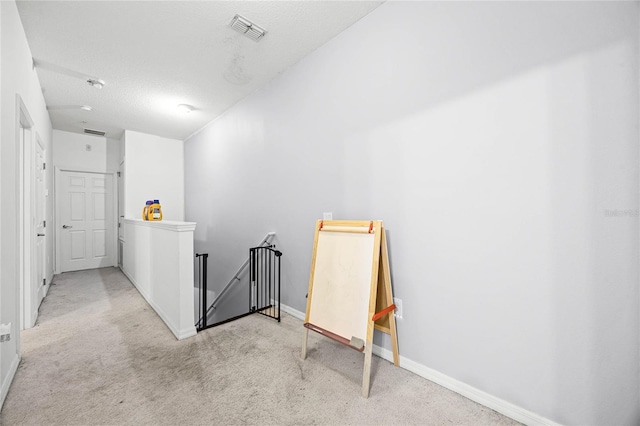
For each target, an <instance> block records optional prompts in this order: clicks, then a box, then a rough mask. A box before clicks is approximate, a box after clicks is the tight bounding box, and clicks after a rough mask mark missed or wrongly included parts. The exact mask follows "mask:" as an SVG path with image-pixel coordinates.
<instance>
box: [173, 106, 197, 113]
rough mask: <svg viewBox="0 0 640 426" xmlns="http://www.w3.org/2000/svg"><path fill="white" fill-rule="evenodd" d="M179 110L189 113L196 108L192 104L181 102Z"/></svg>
mask: <svg viewBox="0 0 640 426" xmlns="http://www.w3.org/2000/svg"><path fill="white" fill-rule="evenodd" d="M177 109H178V112H181V113H183V114H189V113H190V112H191V111H193V110H194V108H193V107H192V106H191V105H187V104H180V105H178V106H177Z"/></svg>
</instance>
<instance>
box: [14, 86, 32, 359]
mask: <svg viewBox="0 0 640 426" xmlns="http://www.w3.org/2000/svg"><path fill="white" fill-rule="evenodd" d="M34 126H35V123H34V121H33V119H32V118H31V114H29V110H28V109H27V106H26V105H25V103H24V101H23V100H22V97H21V96H20V95H18V94H16V134H15V144H16V154H17V157H18V161H17V165H16V166H17V167H16V182H17V185H16V200H17V202H16V217H17V224H16V225H17V226H16V231H15V232H16V242H17V245H18V247H17V248H18V250H17V252H18V255H17V259H16V268H17V269H16V271H17V272H18V285H19V287H20V288H19V290H18V291H17V292H16V293H17V297H16V305H17V310H16V312H18V313H19V317H20V329H21V330H23V329H25V328H31V327H33V323H34V322H35V318H33V319H32V318H31V298H30V297H29V296H30V292H28V291H26V290H27V289H26V288H25V286H26V285H27V283H29V290H30V286H31V269H30V268H31V246H32V244H31V239H30V237H31V223H30V221H29V220H25V214H26V213H30V209H31V205H30V203H29V204H27V202H28V201H29V200H30V199H31V180H32V179H31V175H30V174H29V175H27V173H26V172H27V170H30V169H25V161H27V160H26V158H30V157H29V156H26V154H27V153H30V152H31V151H32V144H33V140H34V138H33V132H34V130H35V129H34ZM23 129H24V130H29V132H28V138H24V139H23V140H22V144H21V143H20V132H21V131H23ZM24 136H27V134H26V132H25V135H24ZM29 165H30V163H29ZM29 217H30V216H29ZM27 307H28V309H27ZM36 312H37V311H36ZM15 334H16V335H18V339H19V336H20V333H15ZM16 346H17V347H18V351H19V348H20V342H19V341H18V342H17V343H16Z"/></svg>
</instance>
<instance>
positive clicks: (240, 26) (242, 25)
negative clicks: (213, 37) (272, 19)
mask: <svg viewBox="0 0 640 426" xmlns="http://www.w3.org/2000/svg"><path fill="white" fill-rule="evenodd" d="M229 26H230V27H231V28H233V29H234V30H236V31H238V32H240V33H242V34H244V35H246V36H247V37H249V38H250V39H251V40H253V41H260V39H262V37H264V35H265V34H266V33H267V31H266V30H265V29H264V28H261V27H260V26H258V25H256V24H254V23H253V22H251V21H250V20H248V19H247V18H245V17H244V16H240V15H236V16H234V17H233V19H232V20H231V22H230V23H229Z"/></svg>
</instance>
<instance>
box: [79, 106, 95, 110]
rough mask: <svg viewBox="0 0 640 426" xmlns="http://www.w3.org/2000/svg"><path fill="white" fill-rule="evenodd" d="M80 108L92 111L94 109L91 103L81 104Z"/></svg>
mask: <svg viewBox="0 0 640 426" xmlns="http://www.w3.org/2000/svg"><path fill="white" fill-rule="evenodd" d="M80 109H81V110H83V111H91V110H93V107H90V106H89V105H80Z"/></svg>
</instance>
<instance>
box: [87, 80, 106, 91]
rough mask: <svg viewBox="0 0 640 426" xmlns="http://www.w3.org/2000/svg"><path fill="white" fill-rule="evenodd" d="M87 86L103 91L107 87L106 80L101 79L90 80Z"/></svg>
mask: <svg viewBox="0 0 640 426" xmlns="http://www.w3.org/2000/svg"><path fill="white" fill-rule="evenodd" d="M87 84H88V85H89V86H92V87H95V88H96V89H102V88H103V87H104V85H105V82H104V80H101V79H99V78H96V79H94V78H90V79H89V80H87Z"/></svg>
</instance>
